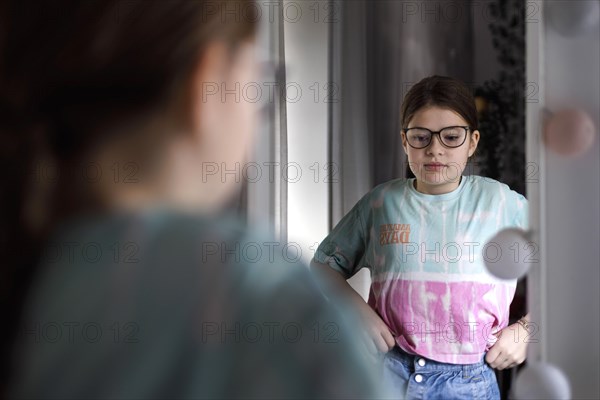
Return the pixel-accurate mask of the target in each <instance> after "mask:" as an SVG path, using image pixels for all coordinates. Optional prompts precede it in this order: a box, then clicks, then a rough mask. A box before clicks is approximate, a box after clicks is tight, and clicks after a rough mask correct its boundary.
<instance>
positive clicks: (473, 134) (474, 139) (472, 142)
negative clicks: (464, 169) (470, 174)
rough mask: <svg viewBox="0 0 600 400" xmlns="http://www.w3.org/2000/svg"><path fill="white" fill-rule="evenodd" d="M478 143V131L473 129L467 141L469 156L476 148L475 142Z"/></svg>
mask: <svg viewBox="0 0 600 400" xmlns="http://www.w3.org/2000/svg"><path fill="white" fill-rule="evenodd" d="M478 143H479V131H478V130H475V131H473V132H471V140H470V141H469V157H471V156H472V155H473V154H474V153H475V150H477V144H478Z"/></svg>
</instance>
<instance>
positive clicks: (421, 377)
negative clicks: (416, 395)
mask: <svg viewBox="0 0 600 400" xmlns="http://www.w3.org/2000/svg"><path fill="white" fill-rule="evenodd" d="M415 381H417V383H421V382H423V375H421V374H417V375H415Z"/></svg>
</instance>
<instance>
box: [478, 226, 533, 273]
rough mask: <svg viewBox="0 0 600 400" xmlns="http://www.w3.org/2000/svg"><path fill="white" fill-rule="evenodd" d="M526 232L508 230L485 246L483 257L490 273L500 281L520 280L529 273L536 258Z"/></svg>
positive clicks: (514, 229) (497, 235)
mask: <svg viewBox="0 0 600 400" xmlns="http://www.w3.org/2000/svg"><path fill="white" fill-rule="evenodd" d="M532 254H534V251H533V248H532V247H531V245H530V244H529V241H528V240H527V238H526V232H525V231H524V230H522V229H519V228H507V229H503V230H501V231H500V232H498V233H497V234H496V235H495V236H494V237H492V238H491V239H490V240H489V242H487V243H486V244H485V246H483V249H482V255H483V261H484V263H485V266H486V267H487V269H488V271H489V272H490V273H491V274H492V275H494V276H496V277H497V278H500V279H519V278H521V277H522V276H523V275H525V274H526V273H527V271H528V270H529V266H530V264H531V263H532V262H533V260H534V258H533V256H532Z"/></svg>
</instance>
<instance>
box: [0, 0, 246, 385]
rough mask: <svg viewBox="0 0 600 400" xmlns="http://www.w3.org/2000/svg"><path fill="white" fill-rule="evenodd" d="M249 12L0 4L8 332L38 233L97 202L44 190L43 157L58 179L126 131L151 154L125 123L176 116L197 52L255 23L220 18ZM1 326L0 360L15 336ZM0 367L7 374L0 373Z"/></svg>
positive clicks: (187, 6) (152, 145) (155, 5)
mask: <svg viewBox="0 0 600 400" xmlns="http://www.w3.org/2000/svg"><path fill="white" fill-rule="evenodd" d="M248 5H252V2H251V1H243V0H239V1H234V0H232V1H219V2H214V1H204V0H194V1H189V0H168V1H140V2H136V1H134V2H132V1H106V0H99V1H79V0H61V1H50V2H38V1H29V0H25V1H23V0H14V1H4V2H2V4H1V5H0V141H1V145H0V182H2V183H1V185H2V187H1V188H0V213H1V214H0V243H1V249H0V250H2V254H3V261H4V262H3V264H4V266H5V267H4V268H3V272H2V276H1V277H0V282H2V283H1V284H2V288H0V293H1V296H2V309H1V310H0V312H1V313H2V315H4V316H5V318H6V320H5V322H6V324H5V326H7V327H10V326H15V321H16V320H17V319H18V317H19V313H20V310H21V303H22V301H23V298H24V295H25V293H26V289H27V288H28V286H29V282H30V280H31V277H32V274H33V269H34V268H33V267H34V266H35V265H36V263H37V261H38V258H39V253H40V247H41V243H42V242H43V241H44V239H45V238H46V235H47V234H48V232H50V231H51V230H52V229H53V227H54V225H55V224H56V223H57V222H59V221H60V220H61V219H63V218H65V217H66V216H68V215H69V214H71V213H74V212H76V211H78V210H83V209H87V210H96V209H97V207H99V204H97V200H98V199H95V198H93V197H90V196H89V193H88V192H87V187H86V185H85V182H83V183H81V182H75V181H74V180H71V179H68V178H67V179H59V180H57V181H56V184H55V185H53V186H54V187H53V188H52V190H50V188H49V186H52V185H50V182H49V181H50V178H49V177H48V176H47V175H44V174H46V173H48V171H47V167H48V164H45V162H47V161H48V160H52V165H53V166H55V167H56V169H57V170H58V171H60V174H62V175H63V176H64V175H66V174H67V173H69V171H71V170H74V168H75V166H76V165H79V164H80V163H81V162H83V161H84V160H86V157H88V156H89V154H90V153H91V152H93V151H96V150H97V149H99V148H100V147H101V146H104V145H106V144H107V143H110V142H111V141H113V140H117V139H118V140H123V136H128V135H131V138H130V139H131V140H130V142H131V143H132V144H133V146H132V147H133V148H136V150H135V151H137V152H147V153H148V156H151V155H152V154H150V153H152V152H154V151H157V150H160V149H161V147H160V140H163V139H165V138H159V137H153V138H147V137H146V138H144V137H141V136H139V133H136V132H135V131H133V130H131V131H130V130H128V129H127V127H129V126H133V125H136V126H137V125H141V124H143V123H144V120H145V119H147V118H149V117H148V116H152V115H157V114H165V113H167V110H169V112H170V110H176V112H180V113H181V119H182V120H183V119H185V118H186V112H187V111H188V110H187V109H186V101H187V100H188V98H189V91H188V87H189V80H190V76H191V74H192V72H193V69H194V66H195V65H196V64H197V63H198V61H199V60H200V59H201V58H202V56H203V54H204V51H205V50H206V48H207V46H208V45H209V44H210V43H211V42H215V41H220V42H223V43H226V45H227V47H228V48H229V50H230V51H231V54H234V52H235V49H236V47H237V46H239V45H240V44H241V43H243V42H245V41H247V40H250V39H251V38H252V37H253V36H254V33H255V30H256V21H257V19H256V18H252V17H251V12H250V14H246V15H247V17H246V18H240V14H239V13H237V14H236V13H228V12H226V9H227V8H229V9H231V8H234V9H240V7H247V6H248ZM248 9H249V10H250V11H252V7H249V8H248ZM174 128H176V127H174ZM174 131H176V129H173V130H172V132H165V135H169V134H175V133H174ZM111 135H115V136H116V135H119V137H113V136H111ZM136 135H137V136H136ZM52 183H54V182H52ZM2 331H3V332H2V335H3V336H2V338H1V339H2V340H1V342H2V354H1V356H0V357H1V359H2V360H3V361H5V360H8V357H7V356H6V355H7V352H8V349H9V348H10V345H11V343H12V340H13V337H14V332H11V331H9V330H8V329H3V330H2ZM2 367H3V368H2V370H1V371H0V375H1V376H2V378H3V379H5V378H6V377H7V376H8V374H7V372H8V371H6V368H5V367H6V365H3V366H2Z"/></svg>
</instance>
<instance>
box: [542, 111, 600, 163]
mask: <svg viewBox="0 0 600 400" xmlns="http://www.w3.org/2000/svg"><path fill="white" fill-rule="evenodd" d="M595 131H596V130H595V127H594V122H593V121H592V119H591V118H590V116H589V115H588V114H586V113H585V112H583V111H581V110H562V111H558V112H555V113H554V114H552V116H550V117H549V119H548V120H547V121H546V126H545V129H544V142H545V144H546V147H548V148H549V149H551V150H552V151H554V152H555V153H557V154H560V155H563V156H567V157H576V156H579V155H581V154H583V153H585V152H586V151H587V150H588V149H589V148H590V147H591V146H592V144H593V143H594V138H595V137H596V132H595Z"/></svg>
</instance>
